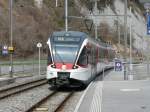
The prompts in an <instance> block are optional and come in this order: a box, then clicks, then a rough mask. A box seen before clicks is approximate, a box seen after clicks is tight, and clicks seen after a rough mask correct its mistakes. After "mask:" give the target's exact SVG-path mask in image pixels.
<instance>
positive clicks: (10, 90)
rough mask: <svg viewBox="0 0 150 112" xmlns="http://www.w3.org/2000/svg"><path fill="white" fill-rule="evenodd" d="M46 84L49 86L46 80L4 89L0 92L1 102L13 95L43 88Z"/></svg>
mask: <svg viewBox="0 0 150 112" xmlns="http://www.w3.org/2000/svg"><path fill="white" fill-rule="evenodd" d="M44 84H47V80H46V79H45V78H44V79H38V80H35V81H30V82H26V83H23V84H20V85H17V86H13V87H8V88H5V89H2V90H0V100H1V99H4V98H6V97H9V96H11V95H15V94H18V93H21V92H24V91H27V90H30V89H32V88H35V87H38V86H42V85H44Z"/></svg>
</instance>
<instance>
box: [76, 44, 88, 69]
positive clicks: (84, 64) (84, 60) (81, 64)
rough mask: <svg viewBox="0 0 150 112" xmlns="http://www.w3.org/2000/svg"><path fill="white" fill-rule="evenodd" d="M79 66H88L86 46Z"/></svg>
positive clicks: (80, 57)
mask: <svg viewBox="0 0 150 112" xmlns="http://www.w3.org/2000/svg"><path fill="white" fill-rule="evenodd" d="M77 64H78V65H79V66H86V65H87V64H88V56H87V49H86V48H85V47H84V48H83V50H82V52H81V54H80V56H79V60H78V62H77Z"/></svg>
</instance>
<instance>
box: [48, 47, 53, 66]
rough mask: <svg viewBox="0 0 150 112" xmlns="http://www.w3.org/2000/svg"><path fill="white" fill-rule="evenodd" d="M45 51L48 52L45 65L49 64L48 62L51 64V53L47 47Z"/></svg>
mask: <svg viewBox="0 0 150 112" xmlns="http://www.w3.org/2000/svg"><path fill="white" fill-rule="evenodd" d="M47 52H48V56H47V65H50V64H52V57H51V53H50V50H49V49H47Z"/></svg>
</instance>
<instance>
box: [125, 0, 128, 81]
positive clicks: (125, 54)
mask: <svg viewBox="0 0 150 112" xmlns="http://www.w3.org/2000/svg"><path fill="white" fill-rule="evenodd" d="M127 5H128V3H127V0H125V5H124V44H125V46H124V53H125V54H124V61H125V63H126V62H127V9H128V7H127ZM124 80H127V73H126V64H125V66H124Z"/></svg>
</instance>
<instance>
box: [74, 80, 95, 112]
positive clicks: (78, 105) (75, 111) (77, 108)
mask: <svg viewBox="0 0 150 112" xmlns="http://www.w3.org/2000/svg"><path fill="white" fill-rule="evenodd" d="M92 84H93V82H91V84H90V85H89V86H88V87H87V88H86V90H85V91H84V93H83V94H82V96H81V98H80V100H79V102H78V104H77V106H76V108H75V110H74V112H78V110H79V107H80V105H81V103H82V101H83V99H84V97H85V95H86V93H87V91H88V89H89V88H90V86H91V85H92Z"/></svg>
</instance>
